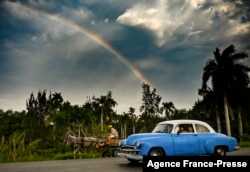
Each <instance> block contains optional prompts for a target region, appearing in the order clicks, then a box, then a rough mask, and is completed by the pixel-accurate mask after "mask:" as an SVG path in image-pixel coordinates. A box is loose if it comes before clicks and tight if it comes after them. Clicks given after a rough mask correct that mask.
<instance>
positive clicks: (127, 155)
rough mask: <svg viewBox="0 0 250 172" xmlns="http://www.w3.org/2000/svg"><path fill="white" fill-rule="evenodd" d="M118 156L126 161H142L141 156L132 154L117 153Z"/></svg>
mask: <svg viewBox="0 0 250 172" xmlns="http://www.w3.org/2000/svg"><path fill="white" fill-rule="evenodd" d="M118 156H120V157H124V158H127V159H133V160H137V161H142V160H143V156H138V155H132V154H127V153H120V152H119V153H118Z"/></svg>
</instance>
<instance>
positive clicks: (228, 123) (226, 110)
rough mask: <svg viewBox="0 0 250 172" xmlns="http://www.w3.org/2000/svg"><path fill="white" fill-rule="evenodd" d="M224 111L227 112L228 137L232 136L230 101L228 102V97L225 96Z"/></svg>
mask: <svg viewBox="0 0 250 172" xmlns="http://www.w3.org/2000/svg"><path fill="white" fill-rule="evenodd" d="M224 111H225V122H226V129H227V135H228V136H231V126H230V119H229V110H228V101H227V97H226V96H225V95H224Z"/></svg>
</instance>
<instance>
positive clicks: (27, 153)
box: [0, 132, 40, 162]
mask: <svg viewBox="0 0 250 172" xmlns="http://www.w3.org/2000/svg"><path fill="white" fill-rule="evenodd" d="M39 142H40V140H35V141H33V142H31V143H29V144H25V133H24V132H15V133H13V134H12V135H11V136H10V137H9V138H8V139H5V138H4V136H3V137H2V138H1V145H0V162H8V161H24V160H26V159H29V158H31V157H33V156H34V155H35V152H36V149H37V146H38V143H39Z"/></svg>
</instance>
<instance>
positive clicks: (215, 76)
mask: <svg viewBox="0 0 250 172" xmlns="http://www.w3.org/2000/svg"><path fill="white" fill-rule="evenodd" d="M213 54H214V58H212V59H209V60H208V61H207V63H206V64H205V67H204V68H203V76H202V90H207V88H208V86H207V82H208V80H209V79H210V78H211V85H212V89H213V91H214V93H215V94H218V95H221V96H222V97H223V102H224V113H225V122H226V132H227V135H229V136H231V126H230V118H229V109H230V104H229V95H230V92H231V91H232V90H233V89H235V88H237V86H238V85H239V84H240V85H244V84H246V81H247V78H248V75H247V72H248V71H249V68H248V67H247V66H245V65H243V64H241V63H239V60H241V59H244V58H246V57H248V56H247V54H246V53H244V52H242V53H236V52H235V46H234V45H230V46H228V47H227V48H226V49H225V50H223V52H222V53H221V51H220V49H219V48H216V50H215V51H214V53H213Z"/></svg>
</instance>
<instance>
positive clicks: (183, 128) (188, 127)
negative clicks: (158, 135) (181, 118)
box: [174, 124, 194, 133]
mask: <svg viewBox="0 0 250 172" xmlns="http://www.w3.org/2000/svg"><path fill="white" fill-rule="evenodd" d="M178 131H179V132H180V133H193V132H194V129H193V125H192V124H180V125H177V126H176V127H175V129H174V132H175V133H177V132H178Z"/></svg>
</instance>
